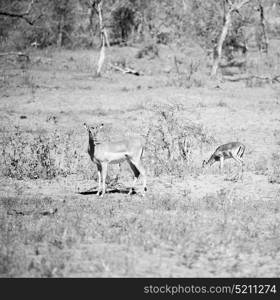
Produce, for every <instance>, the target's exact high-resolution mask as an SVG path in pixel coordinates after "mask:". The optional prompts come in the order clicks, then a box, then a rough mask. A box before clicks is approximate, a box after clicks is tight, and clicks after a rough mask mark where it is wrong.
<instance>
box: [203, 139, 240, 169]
mask: <svg viewBox="0 0 280 300" xmlns="http://www.w3.org/2000/svg"><path fill="white" fill-rule="evenodd" d="M244 152H245V146H244V145H243V144H242V143H239V142H231V143H227V144H224V145H221V146H219V147H218V148H217V149H216V150H215V151H214V153H213V154H212V155H211V156H210V158H209V159H208V161H205V160H204V161H203V163H202V167H205V166H207V165H208V166H212V165H213V164H214V163H215V162H216V161H219V162H220V170H221V171H222V170H223V166H224V160H225V159H229V158H233V159H234V160H235V161H237V162H238V163H239V164H240V166H241V169H242V173H243V158H242V157H243V154H244Z"/></svg>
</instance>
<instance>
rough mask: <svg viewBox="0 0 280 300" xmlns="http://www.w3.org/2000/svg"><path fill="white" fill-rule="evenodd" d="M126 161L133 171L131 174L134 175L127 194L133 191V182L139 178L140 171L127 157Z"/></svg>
mask: <svg viewBox="0 0 280 300" xmlns="http://www.w3.org/2000/svg"><path fill="white" fill-rule="evenodd" d="M127 162H128V164H129V166H130V168H131V170H132V172H133V175H134V179H133V183H132V186H131V188H130V189H129V192H128V195H131V194H132V192H133V189H134V187H135V184H136V182H137V180H138V178H139V175H140V172H139V170H138V168H137V167H136V165H135V164H134V163H133V162H132V161H131V160H129V159H127Z"/></svg>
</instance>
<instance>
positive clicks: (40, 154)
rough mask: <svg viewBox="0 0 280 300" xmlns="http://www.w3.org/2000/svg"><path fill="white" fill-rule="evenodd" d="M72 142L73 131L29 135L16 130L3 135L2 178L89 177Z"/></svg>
mask: <svg viewBox="0 0 280 300" xmlns="http://www.w3.org/2000/svg"><path fill="white" fill-rule="evenodd" d="M76 144H77V145H78V144H79V141H75V138H74V133H73V131H68V132H66V133H63V132H58V131H54V132H52V133H50V134H47V133H34V132H33V133H30V132H24V131H22V130H20V129H19V128H18V127H16V128H15V132H14V133H13V134H12V135H10V134H3V132H2V138H1V144H0V151H1V153H2V155H1V160H0V165H1V173H2V175H4V176H8V177H12V178H16V179H24V178H30V179H38V178H42V179H52V178H54V177H56V176H58V175H60V176H67V175H69V174H74V173H78V172H81V173H82V174H90V173H91V172H90V169H89V166H88V167H87V166H84V165H83V166H82V165H81V164H83V162H85V163H88V161H86V160H82V159H81V155H79V154H78V153H83V152H82V151H80V149H79V148H78V146H75V145H76Z"/></svg>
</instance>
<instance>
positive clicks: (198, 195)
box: [0, 48, 280, 277]
mask: <svg viewBox="0 0 280 300" xmlns="http://www.w3.org/2000/svg"><path fill="white" fill-rule="evenodd" d="M111 51H112V52H111V54H110V55H111V56H110V59H111V60H112V61H115V62H119V63H121V62H122V61H124V63H125V64H126V65H129V66H131V64H132V63H133V67H134V68H136V69H137V70H141V71H142V72H143V73H144V75H143V76H139V77H136V76H133V75H121V74H120V73H118V72H115V71H113V70H112V69H110V68H109V67H108V66H105V69H104V76H103V77H102V78H94V76H92V73H91V70H92V64H91V65H90V64H88V65H87V66H86V67H81V66H85V65H86V62H89V61H91V62H92V61H94V60H95V58H96V57H97V55H95V54H94V53H92V52H87V51H79V52H71V51H59V52H56V51H53V52H46V53H44V52H34V53H33V55H32V61H31V65H29V66H23V67H22V69H20V66H19V65H14V64H13V65H11V64H8V63H6V64H5V63H3V62H2V64H3V66H4V67H5V68H3V70H2V71H1V72H2V75H3V78H4V80H3V81H1V89H0V92H1V95H2V101H1V104H0V109H1V114H2V119H1V134H0V137H1V140H0V142H1V144H0V147H1V149H0V150H1V154H2V156H1V159H0V164H1V166H0V169H1V178H0V180H1V187H0V197H1V200H0V276H1V277H22V276H31V277H73V276H78V277H82V276H83V277H88V276H91V277H110V276H112V277H119V276H126V277H128V276H131V277H136V276H143V277H147V276H156V277H160V276H167V277H168V276H178V277H204V276H209V277H224V276H230V277H243V276H244V277H249V276H251V277H254V276H264V277H271V276H274V277H279V276H280V267H279V265H278V264H277V261H278V260H279V258H280V257H279V255H280V243H279V233H280V225H279V224H280V222H279V221H280V206H279V205H280V188H279V176H280V175H279V174H280V173H279V172H280V168H279V161H280V159H279V155H278V153H279V132H278V128H279V110H280V106H279V96H278V95H279V87H278V86H277V85H273V86H269V85H266V86H263V87H259V88H258V89H257V90H254V89H252V88H246V83H244V82H243V83H221V84H220V87H219V88H213V87H211V86H210V85H208V87H207V86H206V85H205V84H204V78H202V77H201V78H200V74H202V73H201V72H202V71H201V69H200V65H199V66H195V65H191V61H190V62H189V63H187V64H186V65H187V66H189V67H187V69H186V71H184V74H183V75H182V74H179V75H178V74H177V75H176V72H174V71H172V72H168V73H165V72H164V71H162V72H158V73H157V71H158V70H160V69H161V70H165V69H169V70H174V60H173V56H172V55H171V59H170V60H168V59H167V57H168V55H165V54H167V52H164V55H163V52H162V51H167V50H166V49H165V48H164V49H163V50H162V49H161V48H160V49H159V52H158V54H157V55H155V56H153V57H152V58H151V57H150V55H143V56H142V58H140V59H135V54H137V51H136V50H135V49H134V50H133V51H132V50H131V49H125V48H121V49H119V48H113V49H112V50H111ZM126 51H127V53H126ZM129 53H130V54H129ZM126 54H127V55H126ZM123 57H125V60H124V58H123ZM165 58H166V59H165ZM193 61H200V58H194V60H193ZM181 68H182V69H184V68H183V66H182V67H181ZM23 70H24V72H23ZM179 71H180V70H179ZM182 72H183V71H182ZM178 76H181V77H180V78H186V80H187V83H186V82H184V80H183V79H182V84H180V81H178V78H179V77H178ZM196 76H197V78H198V79H200V80H201V81H203V84H201V85H200V84H196V83H195V81H194V80H195V79H194V78H195V77H196ZM187 77H188V78H187ZM172 78H173V79H172ZM170 79H172V80H173V81H174V82H173V83H172V81H171V80H170ZM83 122H88V123H96V122H104V123H105V129H104V132H103V133H102V134H103V137H104V138H106V139H108V138H110V139H116V140H117V139H120V138H121V137H122V136H123V135H127V136H129V135H135V134H136V135H142V136H144V137H145V138H146V149H145V152H144V158H143V159H144V165H145V167H146V169H147V173H148V193H147V196H146V197H145V198H143V197H141V196H140V195H139V194H138V193H136V194H135V195H132V196H128V195H126V194H125V193H123V191H125V190H126V189H127V188H128V187H129V186H130V183H131V182H132V175H131V173H130V171H129V168H128V166H126V165H125V164H123V165H121V167H119V166H112V167H110V168H109V178H108V184H109V193H107V194H106V195H105V197H104V199H100V198H98V197H97V196H96V195H95V194H94V192H93V191H92V189H93V188H94V186H96V185H97V183H96V181H95V180H96V170H95V166H94V165H93V164H92V163H91V161H90V159H89V157H88V155H87V153H86V148H87V134H86V132H85V130H84V128H83V126H82V124H83ZM234 140H239V141H241V142H243V143H244V144H245V145H246V152H245V157H244V158H245V172H244V179H243V181H237V182H235V181H232V180H229V178H231V176H232V174H233V173H235V172H236V171H237V169H238V167H237V166H236V164H235V163H234V162H233V161H230V160H229V161H227V162H226V164H225V173H224V174H219V171H218V166H215V165H214V166H213V167H212V168H210V169H209V170H207V171H203V170H202V168H201V163H202V160H203V159H204V158H208V157H209V155H210V154H211V152H213V150H214V149H215V148H216V147H217V145H219V144H221V143H226V142H229V141H234ZM139 184H140V183H139ZM110 191H111V192H110ZM136 191H137V189H136Z"/></svg>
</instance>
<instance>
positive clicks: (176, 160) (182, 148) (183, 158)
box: [146, 104, 212, 176]
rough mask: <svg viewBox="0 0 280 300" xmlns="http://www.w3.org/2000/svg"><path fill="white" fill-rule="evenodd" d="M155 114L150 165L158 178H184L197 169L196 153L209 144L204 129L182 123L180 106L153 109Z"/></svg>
mask: <svg viewBox="0 0 280 300" xmlns="http://www.w3.org/2000/svg"><path fill="white" fill-rule="evenodd" d="M152 110H153V111H154V113H155V118H154V122H153V124H151V126H150V128H149V131H148V135H147V142H146V145H147V148H148V153H149V163H150V165H152V166H153V170H152V171H153V173H154V175H156V176H159V175H161V174H162V173H167V174H173V175H177V176H182V175H183V174H184V173H185V171H186V169H188V168H190V167H193V166H194V164H193V163H194V161H193V153H194V150H198V149H200V147H201V145H202V143H210V142H211V141H212V138H211V137H208V136H207V135H206V133H205V132H204V130H203V128H202V126H201V125H197V124H194V123H193V122H191V121H189V120H186V119H185V118H184V120H182V119H180V112H181V111H182V106H181V105H177V104H161V105H154V106H153V107H152Z"/></svg>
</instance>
